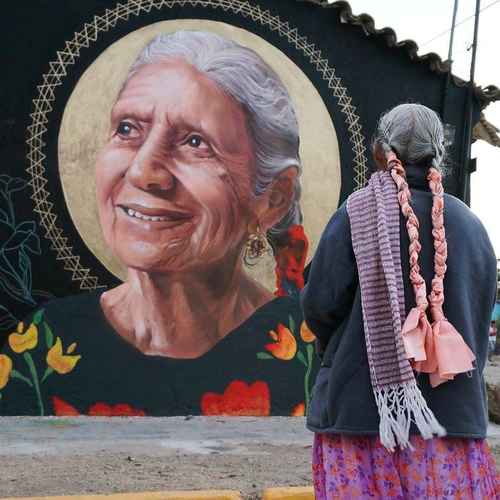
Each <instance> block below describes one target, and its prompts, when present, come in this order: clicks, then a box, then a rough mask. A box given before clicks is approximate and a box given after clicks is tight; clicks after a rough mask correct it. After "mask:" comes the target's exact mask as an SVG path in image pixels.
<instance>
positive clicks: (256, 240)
mask: <svg viewBox="0 0 500 500" xmlns="http://www.w3.org/2000/svg"><path fill="white" fill-rule="evenodd" d="M269 251H270V246H269V242H268V241H267V238H266V235H265V233H264V232H263V231H262V230H261V228H260V225H259V224H257V227H256V229H255V231H252V232H250V234H249V236H248V240H247V242H246V244H245V251H244V253H243V260H244V262H245V264H246V265H247V266H254V265H255V264H257V261H258V260H259V259H260V258H261V257H262V256H263V255H264V254H266V253H269Z"/></svg>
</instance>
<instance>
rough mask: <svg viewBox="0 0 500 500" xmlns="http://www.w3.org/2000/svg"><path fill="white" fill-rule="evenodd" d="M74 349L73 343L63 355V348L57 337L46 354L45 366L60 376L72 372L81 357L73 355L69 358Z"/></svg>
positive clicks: (74, 344) (74, 343)
mask: <svg viewBox="0 0 500 500" xmlns="http://www.w3.org/2000/svg"><path fill="white" fill-rule="evenodd" d="M75 349H76V342H73V343H72V344H71V345H70V346H69V347H68V349H67V350H66V354H63V346H62V342H61V339H60V338H59V337H57V339H56V342H55V344H54V345H53V346H52V347H51V348H50V350H49V352H48V353H47V364H48V365H49V366H50V367H51V368H52V369H53V370H54V371H56V372H57V373H59V374H60V375H65V374H66V373H69V372H70V371H72V370H73V369H74V368H75V366H76V364H77V363H78V361H80V358H81V356H80V355H79V354H78V355H73V356H70V354H72V353H73V352H75Z"/></svg>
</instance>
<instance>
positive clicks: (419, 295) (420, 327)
mask: <svg viewBox="0 0 500 500" xmlns="http://www.w3.org/2000/svg"><path fill="white" fill-rule="evenodd" d="M386 159H387V166H388V168H389V170H390V172H391V176H392V178H393V179H394V182H395V183H396V185H397V187H398V201H399V204H400V205H401V211H402V212H403V215H404V216H405V218H406V229H407V231H408V236H409V238H410V246H409V255H410V281H411V283H412V285H413V291H414V293H415V304H416V305H415V307H414V308H413V309H412V310H411V311H410V312H409V313H408V316H407V317H406V321H405V322H404V324H403V328H402V330H401V335H402V338H403V345H404V348H405V351H406V357H407V358H408V359H410V360H412V361H413V363H414V367H416V366H418V367H420V368H422V367H423V363H426V364H427V365H429V364H430V363H433V367H434V365H436V364H437V363H436V362H435V357H431V354H432V353H434V348H433V345H432V329H431V325H430V323H429V320H428V319H427V314H426V311H427V307H428V305H429V304H428V302H427V289H426V286H425V281H424V279H423V278H422V276H421V275H420V266H419V265H418V256H419V253H420V250H421V248H422V247H421V245H420V242H419V233H418V229H419V222H418V219H417V217H416V215H415V213H414V212H413V209H412V208H411V205H410V198H411V193H410V189H409V188H408V183H407V182H406V174H405V170H404V168H403V165H402V163H401V161H400V160H399V158H398V157H397V156H396V154H395V153H394V152H393V151H391V152H389V153H387V154H386Z"/></svg>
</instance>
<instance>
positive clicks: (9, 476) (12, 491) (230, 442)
mask: <svg viewBox="0 0 500 500" xmlns="http://www.w3.org/2000/svg"><path fill="white" fill-rule="evenodd" d="M111 420H112V422H111ZM311 441H312V434H311V433H309V432H308V431H306V430H305V428H304V421H303V419H302V418H282V417H271V418H260V419H256V418H209V417H195V418H192V419H188V420H186V419H184V418H157V419H153V418H135V419H133V418H118V419H98V418H89V417H86V418H85V417H80V418H71V419H56V418H45V419H36V418H22V417H10V418H9V417H4V418H0V461H1V463H2V467H1V470H0V497H20V496H32V495H62V494H75V495H76V494H85V493H86V494H99V493H120V492H134V491H161V490H197V489H235V490H240V491H241V492H242V494H243V495H244V498H245V499H257V498H261V497H260V493H261V492H262V490H263V489H265V488H269V487H273V486H306V485H308V484H310V483H311V477H310V476H311V475H310V456H311Z"/></svg>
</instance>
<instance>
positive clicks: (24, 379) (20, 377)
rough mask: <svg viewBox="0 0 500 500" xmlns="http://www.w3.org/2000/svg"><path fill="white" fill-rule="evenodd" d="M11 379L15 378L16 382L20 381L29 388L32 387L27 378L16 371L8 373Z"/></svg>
mask: <svg viewBox="0 0 500 500" xmlns="http://www.w3.org/2000/svg"><path fill="white" fill-rule="evenodd" d="M10 376H11V378H15V379H18V380H22V381H23V382H24V383H25V384H28V385H29V386H30V387H33V383H32V382H31V380H30V379H29V378H28V377H25V376H24V375H23V374H22V373H20V372H18V371H17V370H12V371H11V372H10Z"/></svg>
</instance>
